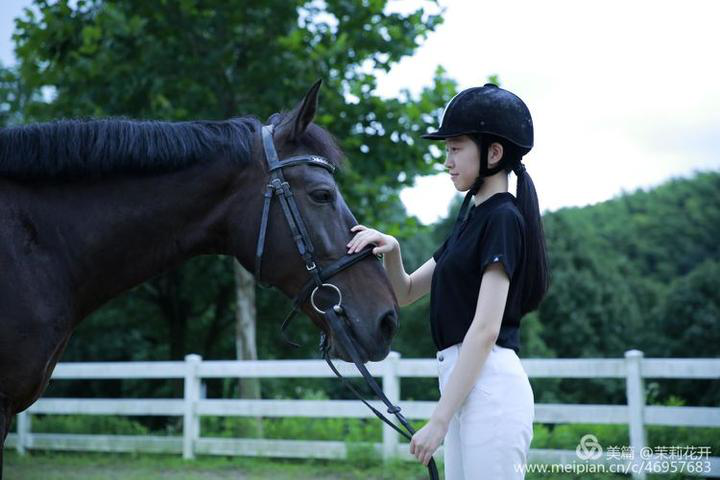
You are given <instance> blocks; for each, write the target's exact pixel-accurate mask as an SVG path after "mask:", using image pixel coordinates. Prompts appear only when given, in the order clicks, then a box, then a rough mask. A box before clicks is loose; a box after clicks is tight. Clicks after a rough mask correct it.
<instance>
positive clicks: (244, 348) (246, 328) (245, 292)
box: [233, 260, 263, 438]
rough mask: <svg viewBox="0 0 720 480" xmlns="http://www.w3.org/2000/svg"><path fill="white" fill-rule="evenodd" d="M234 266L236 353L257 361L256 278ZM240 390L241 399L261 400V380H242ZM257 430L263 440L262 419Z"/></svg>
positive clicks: (241, 356)
mask: <svg viewBox="0 0 720 480" xmlns="http://www.w3.org/2000/svg"><path fill="white" fill-rule="evenodd" d="M233 266H234V270H235V288H236V296H235V299H236V300H235V302H236V308H235V353H236V356H237V359H238V360H257V343H256V341H255V325H256V316H257V313H256V312H257V310H256V308H255V278H254V277H253V276H252V274H251V273H250V272H248V271H247V270H245V268H243V266H242V265H240V264H239V263H238V261H237V260H233ZM239 389H240V398H251V399H260V398H261V396H260V379H259V378H241V379H240V383H239ZM256 429H257V434H258V437H260V438H262V437H263V428H262V417H257V418H256Z"/></svg>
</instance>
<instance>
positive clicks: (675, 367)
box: [6, 350, 720, 479]
mask: <svg viewBox="0 0 720 480" xmlns="http://www.w3.org/2000/svg"><path fill="white" fill-rule="evenodd" d="M522 364H523V367H524V368H525V370H526V371H527V373H528V376H529V377H531V378H550V377H554V378H624V379H625V381H626V393H627V400H628V403H627V405H568V404H536V405H535V421H536V422H538V423H596V424H627V425H628V426H629V433H630V435H629V437H630V438H629V446H631V447H632V451H633V452H640V451H641V449H642V448H643V447H646V446H647V445H646V433H645V427H646V426H647V425H666V426H689V427H700V426H702V427H720V408H712V407H664V406H646V405H645V388H644V379H645V378H683V379H715V380H717V379H720V359H712V358H708V359H663V358H649V359H645V358H643V354H642V352H640V351H638V350H629V351H627V352H625V358H624V359H602V358H598V359H527V360H522ZM337 368H338V370H339V371H340V373H341V374H342V375H343V376H346V377H359V376H360V373H359V372H358V371H357V370H356V369H355V366H354V365H353V364H350V363H346V362H342V361H338V362H337ZM368 370H369V371H370V373H371V374H372V375H374V376H377V377H381V378H382V379H383V390H384V392H385V394H386V395H387V397H388V398H389V399H390V400H391V401H392V402H393V403H401V404H402V408H403V413H404V415H405V416H406V417H407V418H410V419H429V418H430V416H431V415H432V411H433V408H434V406H435V402H427V401H408V402H402V401H401V399H400V380H401V378H412V377H437V367H436V364H435V360H434V359H433V360H428V359H407V360H401V359H400V355H399V354H398V353H397V352H391V353H390V355H389V356H388V357H387V358H386V359H385V360H383V361H382V362H370V363H369V364H368ZM231 377H245V378H248V377H255V378H297V377H303V378H308V377H315V378H317V377H334V374H333V373H332V372H331V371H330V370H329V369H328V368H327V365H326V364H325V362H324V361H322V360H258V361H203V360H202V359H201V357H199V356H198V355H188V356H186V357H185V361H184V362H128V363H114V362H113V363H109V362H93V363H61V364H58V365H57V367H56V368H55V371H54V373H53V376H52V378H53V379H183V380H184V398H181V399H77V398H45V399H40V400H38V401H37V402H36V403H35V404H33V405H32V406H31V407H30V408H29V409H28V410H27V411H26V412H23V413H21V414H19V415H18V422H17V433H16V434H11V435H10V436H9V437H8V441H7V443H6V446H7V447H14V448H16V449H17V451H18V452H19V453H20V454H24V453H25V452H26V451H27V450H28V449H52V450H82V451H88V450H92V451H105V452H165V453H178V454H179V453H182V455H183V457H184V458H186V459H192V458H194V457H195V455H196V454H208V455H246V456H247V455H250V456H268V457H301V458H310V457H315V458H345V457H347V455H348V452H347V447H348V445H347V444H346V443H345V442H339V441H337V442H336V441H306V440H266V439H226V438H208V437H202V436H201V431H200V417H201V416H222V417H227V416H238V417H256V416H260V417H312V418H336V417H340V418H374V415H373V414H372V412H371V411H370V410H369V409H367V408H366V407H365V406H364V405H363V404H362V403H360V402H358V401H355V400H265V399H263V400H244V399H237V400H226V399H205V398H202V396H201V391H202V388H201V385H202V380H203V379H207V378H231ZM370 403H371V404H372V405H373V406H374V407H375V408H378V409H379V410H383V408H384V406H383V404H382V403H381V402H380V401H374V402H370ZM35 414H46V415H60V414H62V415H65V414H83V415H123V416H124V415H161V416H179V417H183V436H182V437H158V436H127V435H76V434H47V433H33V432H32V427H31V416H32V415H35ZM370 446H371V448H373V449H374V450H375V451H377V452H378V454H381V455H382V456H383V458H386V459H388V458H401V459H406V460H414V457H413V456H412V455H410V453H409V449H408V444H407V443H400V442H399V436H398V434H397V432H395V431H394V430H393V429H392V428H390V427H389V426H387V425H383V441H382V443H379V444H370ZM437 456H439V457H442V456H443V448H442V447H440V449H439V450H438V451H437ZM577 458H578V457H577V456H576V454H575V451H574V450H550V449H531V450H530V455H529V459H528V461H529V463H552V464H566V465H568V464H571V463H573V462H577ZM642 460H644V462H645V465H649V466H650V467H652V464H653V463H655V464H657V465H659V462H661V461H662V460H667V459H666V458H665V459H663V458H662V457H661V456H658V455H654V456H651V457H650V458H649V459H642ZM642 460H641V459H640V458H638V456H637V455H635V458H633V459H621V458H616V457H610V456H607V455H606V456H605V458H600V459H598V460H594V461H591V462H594V463H604V464H606V465H610V464H613V465H622V466H624V467H630V466H631V465H632V464H638V465H639V464H640V462H641V461H642ZM704 460H705V461H706V462H709V465H710V472H709V473H708V472H703V475H704V476H709V477H718V478H720V457H712V456H709V455H708V456H707V458H704ZM633 478H635V479H644V478H645V475H644V474H643V473H636V474H634V475H633Z"/></svg>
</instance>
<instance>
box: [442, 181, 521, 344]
mask: <svg viewBox="0 0 720 480" xmlns="http://www.w3.org/2000/svg"><path fill="white" fill-rule="evenodd" d="M516 202H517V200H516V199H515V197H514V196H513V195H512V194H511V193H510V192H499V193H496V194H494V195H491V196H490V197H489V198H487V199H486V200H485V201H484V202H482V203H481V204H480V205H478V206H475V205H474V202H473V201H472V200H471V196H469V195H466V197H465V201H464V202H463V207H461V209H460V213H459V215H458V219H457V220H456V222H455V225H454V226H453V230H452V232H451V233H450V236H449V237H448V238H447V239H446V240H445V242H443V244H442V245H441V246H440V248H439V249H438V250H437V251H436V252H435V253H434V254H433V258H434V259H435V263H436V265H435V271H434V272H433V276H432V285H431V288H430V329H431V331H432V337H433V341H434V343H435V346H436V347H437V349H438V350H442V349H444V348H447V347H449V346H451V345H455V344H456V343H459V342H462V341H463V338H464V337H465V334H466V333H467V331H468V329H469V328H470V324H471V323H472V321H473V317H474V316H475V310H476V308H477V301H478V294H479V292H480V283H481V281H482V275H483V272H484V271H485V268H486V267H487V266H488V265H490V264H491V263H494V262H501V263H502V265H503V267H504V268H505V271H506V272H507V275H508V278H510V289H509V291H508V298H507V303H506V304H505V312H504V314H503V319H502V324H501V326H500V333H499V335H498V338H497V341H496V342H495V343H496V344H498V345H500V346H502V347H508V348H512V349H513V350H515V352H516V353H518V354H519V353H520V336H519V327H520V316H521V315H520V307H521V305H520V301H521V300H520V293H521V292H522V288H523V283H524V277H525V265H524V263H525V256H526V255H525V221H524V219H523V216H522V214H521V213H520V211H519V210H518V207H517V203H516ZM468 208H469V209H470V210H469V212H468V210H467V209H468ZM466 214H467V219H466V220H463V219H464V218H465V217H466Z"/></svg>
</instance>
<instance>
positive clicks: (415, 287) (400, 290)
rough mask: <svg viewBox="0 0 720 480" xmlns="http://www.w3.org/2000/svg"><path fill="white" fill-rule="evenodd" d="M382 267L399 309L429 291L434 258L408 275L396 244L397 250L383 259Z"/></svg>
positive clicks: (433, 269)
mask: <svg viewBox="0 0 720 480" xmlns="http://www.w3.org/2000/svg"><path fill="white" fill-rule="evenodd" d="M383 265H384V266H385V270H386V271H387V274H388V278H389V279H390V284H391V285H392V286H393V290H395V296H396V297H397V299H398V303H399V304H400V306H401V307H404V306H405V305H409V304H411V303H413V302H415V301H416V300H417V299H418V298H420V297H422V296H424V295H426V294H427V293H428V292H429V291H430V283H431V281H432V275H433V272H434V271H435V259H434V258H430V259H429V260H428V261H427V262H425V263H424V264H422V265H421V266H420V267H419V268H418V269H417V270H415V271H414V272H413V273H412V274H411V275H408V274H407V273H406V272H405V268H404V267H403V264H402V254H401V252H400V244H399V243H398V247H397V249H395V250H392V251H391V252H389V253H388V254H387V255H385V256H384V257H383Z"/></svg>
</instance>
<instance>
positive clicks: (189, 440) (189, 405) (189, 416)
mask: <svg viewBox="0 0 720 480" xmlns="http://www.w3.org/2000/svg"><path fill="white" fill-rule="evenodd" d="M200 362H202V357H201V356H200V355H195V354H194V353H191V354H190V355H185V388H184V390H183V392H184V393H183V397H184V402H185V408H184V414H183V458H184V459H186V460H191V459H193V458H195V440H197V439H198V437H199V434H200V419H199V417H198V416H197V413H196V411H197V410H196V408H197V402H198V401H199V400H200V378H199V377H198V375H197V371H198V366H199V365H200Z"/></svg>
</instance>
